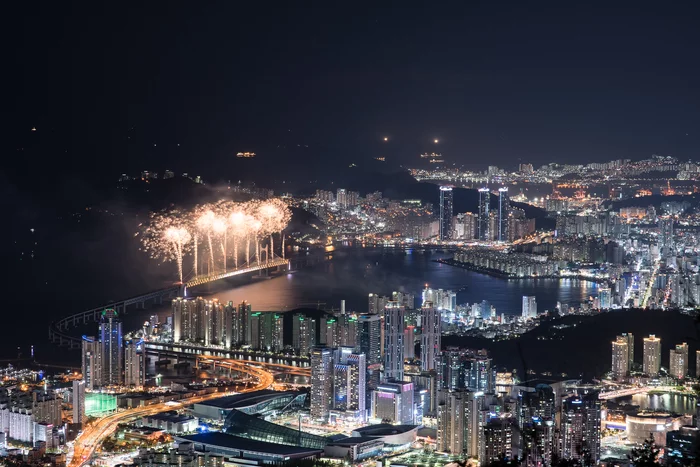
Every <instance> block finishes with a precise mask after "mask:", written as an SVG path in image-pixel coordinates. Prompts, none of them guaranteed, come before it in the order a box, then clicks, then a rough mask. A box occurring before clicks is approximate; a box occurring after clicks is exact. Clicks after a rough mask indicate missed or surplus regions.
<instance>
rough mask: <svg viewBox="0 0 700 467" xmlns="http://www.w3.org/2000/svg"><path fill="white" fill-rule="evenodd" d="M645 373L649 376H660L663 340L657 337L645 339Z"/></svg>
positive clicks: (652, 336) (651, 336)
mask: <svg viewBox="0 0 700 467" xmlns="http://www.w3.org/2000/svg"><path fill="white" fill-rule="evenodd" d="M643 350H644V360H643V369H644V373H645V374H647V375H648V376H652V377H654V376H658V375H659V368H660V366H661V339H659V338H658V337H656V336H655V335H653V334H652V335H650V336H649V337H645V338H644V349H643Z"/></svg>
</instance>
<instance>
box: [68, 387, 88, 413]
mask: <svg viewBox="0 0 700 467" xmlns="http://www.w3.org/2000/svg"><path fill="white" fill-rule="evenodd" d="M72 399H73V423H85V420H86V418H87V417H86V415H85V381H80V380H73V394H72Z"/></svg>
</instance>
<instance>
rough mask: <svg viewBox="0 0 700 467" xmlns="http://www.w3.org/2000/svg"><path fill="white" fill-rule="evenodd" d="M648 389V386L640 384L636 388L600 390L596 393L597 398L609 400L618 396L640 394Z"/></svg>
mask: <svg viewBox="0 0 700 467" xmlns="http://www.w3.org/2000/svg"><path fill="white" fill-rule="evenodd" d="M648 390H649V388H648V387H646V386H642V387H636V388H626V389H618V390H617V391H608V392H601V393H599V394H598V399H600V400H609V399H617V398H618V397H625V396H634V395H635V394H642V393H644V392H647V391H648Z"/></svg>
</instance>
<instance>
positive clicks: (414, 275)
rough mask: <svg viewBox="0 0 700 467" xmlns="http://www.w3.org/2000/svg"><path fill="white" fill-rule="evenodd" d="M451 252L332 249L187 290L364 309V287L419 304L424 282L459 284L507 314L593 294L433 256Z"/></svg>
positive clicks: (263, 306)
mask: <svg viewBox="0 0 700 467" xmlns="http://www.w3.org/2000/svg"><path fill="white" fill-rule="evenodd" d="M450 256H451V255H449V254H440V253H430V252H427V253H423V252H420V253H419V252H417V251H411V250H409V251H406V252H402V251H401V252H398V251H393V250H377V249H362V248H358V249H355V250H343V251H340V252H336V253H335V254H334V256H333V258H332V260H330V261H327V262H324V263H321V264H318V265H316V266H314V267H311V268H307V269H302V270H299V271H295V272H294V273H292V274H288V275H286V276H282V277H276V278H273V279H269V280H258V281H256V282H253V283H249V284H245V285H238V286H235V287H229V286H226V284H223V285H217V286H216V287H212V288H201V289H198V290H194V291H191V295H197V294H206V295H210V296H214V297H217V298H219V300H224V301H229V300H231V301H233V302H234V303H238V302H241V301H243V300H246V301H248V302H249V303H251V304H252V306H253V310H258V311H273V310H274V311H284V310H290V309H293V308H297V307H299V306H302V305H305V306H312V305H313V306H316V305H318V304H321V306H323V304H325V306H326V308H330V307H335V308H338V307H339V306H340V301H341V300H345V301H346V307H347V309H348V310H354V311H359V312H364V311H367V296H368V294H369V293H378V294H380V295H391V292H392V291H395V290H398V291H401V292H409V293H413V294H415V296H416V306H418V305H419V304H420V296H421V295H420V293H421V291H422V290H423V288H424V287H425V285H426V284H428V285H429V286H430V287H432V288H435V289H438V288H442V289H451V290H459V292H458V293H457V303H458V304H462V303H476V302H481V301H482V300H487V301H488V302H490V303H491V305H493V306H494V307H496V312H497V313H505V314H506V315H519V314H521V312H522V297H523V295H534V296H535V297H536V299H537V305H538V309H539V310H540V311H544V310H553V309H554V307H555V306H556V303H557V301H560V302H562V303H572V304H576V303H580V302H583V301H586V300H587V299H588V298H589V297H591V296H595V295H597V284H595V283H592V282H587V281H579V280H570V279H561V280H560V279H524V280H517V281H508V280H504V279H500V278H497V277H492V276H487V275H484V274H479V273H476V272H473V271H469V270H466V269H461V268H456V267H454V266H448V265H445V264H440V263H436V262H435V260H436V259H439V258H448V257H450Z"/></svg>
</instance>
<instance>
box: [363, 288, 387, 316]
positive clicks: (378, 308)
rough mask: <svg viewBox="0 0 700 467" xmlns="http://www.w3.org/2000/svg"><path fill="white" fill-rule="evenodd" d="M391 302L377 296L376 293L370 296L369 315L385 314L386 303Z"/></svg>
mask: <svg viewBox="0 0 700 467" xmlns="http://www.w3.org/2000/svg"><path fill="white" fill-rule="evenodd" d="M389 300H391V299H390V298H389V297H382V296H381V295H377V294H375V293H371V294H369V299H368V303H367V313H370V314H373V315H381V314H382V313H384V307H385V306H386V302H388V301H389Z"/></svg>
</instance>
